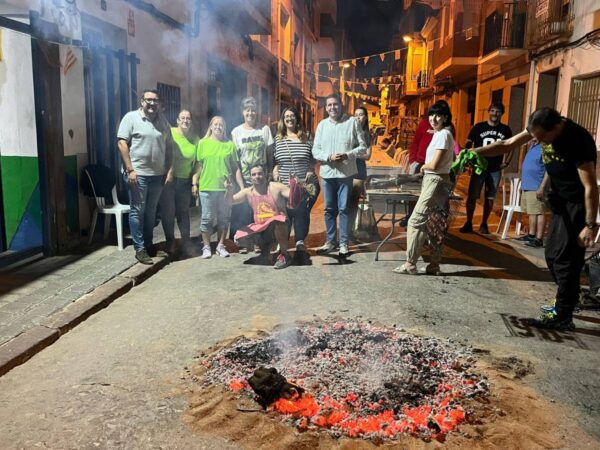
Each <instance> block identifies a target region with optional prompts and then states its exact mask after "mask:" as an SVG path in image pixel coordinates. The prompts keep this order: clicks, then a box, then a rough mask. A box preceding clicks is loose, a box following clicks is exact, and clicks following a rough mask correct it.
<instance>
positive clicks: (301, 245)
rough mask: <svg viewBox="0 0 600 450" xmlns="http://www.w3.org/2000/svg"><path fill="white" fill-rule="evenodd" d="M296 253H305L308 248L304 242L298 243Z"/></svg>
mask: <svg viewBox="0 0 600 450" xmlns="http://www.w3.org/2000/svg"><path fill="white" fill-rule="evenodd" d="M296 251H297V252H305V251H306V246H305V245H304V241H296Z"/></svg>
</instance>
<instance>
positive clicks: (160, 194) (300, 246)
mask: <svg viewBox="0 0 600 450" xmlns="http://www.w3.org/2000/svg"><path fill="white" fill-rule="evenodd" d="M159 101H160V99H159V97H158V93H157V92H156V91H155V90H150V89H149V90H146V91H144V93H143V95H142V97H141V106H140V108H139V109H137V110H135V111H131V112H129V113H127V114H126V115H125V116H124V117H123V119H122V121H121V124H120V126H119V131H118V133H117V137H118V146H119V151H120V154H121V157H122V160H123V169H124V176H125V177H126V180H127V183H128V186H129V194H130V204H131V213H130V218H129V220H130V229H131V234H132V237H133V242H134V248H135V251H136V258H137V259H138V261H140V262H141V263H143V264H152V257H153V256H165V255H166V254H172V253H174V252H175V251H176V241H175V233H174V226H175V219H177V224H178V226H179V231H180V234H181V247H180V249H181V251H182V252H184V253H187V252H189V248H190V246H189V240H190V219H189V207H190V204H191V202H192V197H199V199H200V205H201V220H200V232H201V235H202V242H203V248H202V255H201V257H202V258H204V259H209V258H211V257H212V255H213V252H212V248H211V245H210V241H211V236H212V235H213V234H214V232H215V231H216V233H217V245H216V248H215V253H216V254H217V255H219V256H221V257H228V256H229V251H228V250H227V248H226V246H225V239H226V238H227V237H228V236H229V237H232V238H233V239H234V240H235V241H236V243H237V244H238V250H239V252H240V253H247V252H248V250H254V251H255V252H259V253H261V255H262V256H263V257H268V255H269V253H270V248H271V245H270V244H271V243H272V242H274V241H276V242H277V243H278V246H279V255H278V256H277V258H276V262H275V265H274V267H275V268H283V267H286V266H288V265H289V264H290V262H291V258H290V255H289V254H288V251H287V249H288V242H287V241H288V239H289V236H290V234H291V232H292V231H293V233H294V239H295V243H296V245H295V249H296V251H297V252H303V251H305V250H306V246H305V239H306V237H307V235H308V231H309V227H310V212H311V209H312V207H313V205H314V204H315V201H316V199H317V197H318V195H319V192H320V190H321V185H322V186H323V192H324V200H325V223H326V228H327V240H326V242H325V243H324V244H323V246H322V247H320V248H319V249H318V252H319V253H329V252H333V251H335V250H336V249H338V248H339V253H340V255H341V256H347V254H348V253H349V251H348V244H349V231H350V223H349V216H350V215H351V213H350V212H351V210H352V209H353V208H352V204H354V203H358V198H359V196H360V195H361V194H362V190H363V189H364V185H363V183H364V180H365V179H366V164H365V159H368V157H370V149H369V146H370V136H369V126H368V117H367V112H366V110H365V109H364V108H358V109H357V111H356V114H355V115H356V118H354V117H350V116H348V115H346V114H344V113H343V109H342V103H341V99H340V97H339V96H337V95H332V96H330V97H329V98H327V100H326V110H327V113H328V118H326V119H324V120H323V121H322V122H321V123H320V124H319V126H318V127H317V132H316V134H315V137H314V139H313V138H312V136H311V135H310V133H309V132H308V131H307V130H306V129H305V128H304V126H303V123H302V118H301V116H300V113H299V112H298V110H297V109H296V108H294V107H289V108H285V109H284V111H283V112H282V114H281V118H280V120H279V122H278V125H277V134H276V136H275V139H274V138H273V136H272V133H271V130H270V128H269V127H268V126H266V125H264V126H261V125H259V123H258V112H257V103H256V100H255V99H254V98H253V97H246V98H244V99H242V101H241V108H240V109H241V114H242V117H243V120H244V121H243V123H242V124H241V125H239V126H237V127H235V128H234V129H233V130H232V131H231V138H230V137H229V135H228V133H227V124H226V123H225V119H224V118H223V117H221V116H215V117H213V118H211V120H210V123H209V126H208V130H207V131H206V134H205V135H204V137H203V138H199V137H198V135H196V134H195V133H194V132H193V131H192V129H193V127H192V114H191V112H190V111H188V110H182V111H180V112H179V114H178V116H177V126H176V127H173V128H171V127H170V125H169V124H168V122H167V121H166V119H165V117H164V116H163V115H162V114H161V113H160V108H159ZM317 161H318V162H320V177H321V183H319V180H318V177H317V174H316V172H315V164H316V162H317ZM290 183H291V184H298V185H300V186H301V189H302V192H304V194H305V195H302V196H301V198H300V201H299V203H298V204H294V205H292V204H291V202H290V201H289V191H290V190H289V186H290ZM296 188H297V186H296ZM236 191H237V192H236ZM354 209H356V207H354ZM157 211H160V218H161V222H162V224H163V230H164V233H165V238H166V247H165V251H164V252H163V251H161V250H157V249H156V248H155V246H154V245H153V244H152V231H153V228H154V226H155V222H156V217H157ZM338 216H339V233H338V232H337V231H338V230H337V228H338V227H337V222H338ZM282 218H283V219H282ZM277 224H280V225H277ZM281 224H282V225H281ZM283 231H285V232H283ZM338 235H339V239H338Z"/></svg>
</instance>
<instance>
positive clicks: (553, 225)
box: [394, 101, 598, 331]
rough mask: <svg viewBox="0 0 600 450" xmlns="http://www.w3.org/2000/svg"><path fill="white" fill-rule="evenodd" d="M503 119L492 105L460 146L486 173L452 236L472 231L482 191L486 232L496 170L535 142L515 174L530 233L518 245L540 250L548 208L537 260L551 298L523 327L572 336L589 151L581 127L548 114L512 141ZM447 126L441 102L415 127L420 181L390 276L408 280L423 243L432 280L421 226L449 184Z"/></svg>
mask: <svg viewBox="0 0 600 450" xmlns="http://www.w3.org/2000/svg"><path fill="white" fill-rule="evenodd" d="M503 113H504V106H503V105H502V104H500V103H492V104H491V105H490V107H489V109H488V120H487V121H484V122H481V123H478V124H476V125H475V126H474V127H473V128H472V129H471V132H470V133H469V137H468V140H467V143H466V146H467V147H470V148H471V149H472V151H473V152H475V153H477V154H478V155H479V156H482V157H484V158H485V160H486V162H487V168H486V169H485V170H483V171H482V172H481V173H479V174H477V173H473V174H472V175H471V178H470V183H469V193H468V198H467V220H466V222H465V223H464V225H463V226H462V227H461V228H460V230H459V231H460V232H461V233H472V232H473V222H472V221H473V214H474V210H475V202H476V200H477V199H478V198H479V196H480V193H481V190H482V188H484V186H485V200H484V208H483V217H482V222H481V225H480V227H479V232H480V233H483V234H487V233H489V230H488V223H487V220H488V217H489V215H490V213H491V211H492V207H493V202H494V198H495V197H496V193H497V190H498V185H499V183H500V179H501V173H502V172H501V171H502V170H503V169H504V168H506V167H507V166H508V164H509V162H510V158H511V156H512V153H513V152H514V150H515V149H517V148H518V147H519V146H521V145H523V144H526V143H527V142H529V141H531V140H534V141H536V142H535V145H533V146H532V147H531V148H530V149H529V151H528V153H527V155H526V157H525V160H524V163H523V169H522V177H523V184H522V190H523V199H522V203H521V206H522V208H523V211H524V212H525V213H527V214H529V229H530V231H529V234H527V235H526V236H524V237H523V238H521V239H520V240H521V241H523V242H525V243H526V244H527V245H529V246H532V247H541V246H543V242H542V235H543V232H544V213H545V208H546V205H548V207H549V209H550V210H551V212H552V218H551V222H550V227H549V231H548V237H547V241H546V245H545V257H546V263H547V265H548V268H549V270H550V273H551V274H552V276H553V278H554V281H555V283H556V284H557V292H556V297H555V299H554V301H553V302H552V303H551V305H550V306H547V307H542V311H543V313H542V315H541V316H540V317H539V318H537V319H533V320H531V321H530V324H531V325H533V326H536V327H540V328H547V329H555V330H561V331H569V330H573V329H574V328H575V325H574V323H573V311H574V309H575V305H576V304H577V302H578V300H579V290H580V284H579V283H580V276H581V270H582V269H583V265H584V256H585V248H586V247H590V246H592V245H593V243H594V239H595V236H596V234H597V232H598V224H597V223H596V217H597V214H598V186H597V181H596V144H595V143H594V139H593V138H592V136H591V135H590V133H589V132H588V131H587V130H586V129H585V128H583V127H581V126H580V125H578V124H576V123H575V122H573V121H572V120H570V119H567V118H565V117H562V116H561V115H560V113H559V112H558V111H556V110H554V109H552V108H547V107H546V108H540V109H538V110H537V111H535V112H534V113H533V114H531V116H530V117H529V120H528V124H527V128H526V129H525V130H523V131H522V132H520V133H519V134H517V135H515V136H513V135H512V132H511V130H510V128H509V127H508V126H507V125H504V124H502V123H501V122H500V118H501V117H502V115H503ZM451 119H452V115H451V112H450V110H449V108H448V107H447V103H445V102H443V101H441V102H437V103H435V104H434V105H433V106H432V107H431V108H430V110H429V112H428V124H426V125H425V126H419V130H418V132H417V139H416V140H415V141H416V142H415V143H413V146H412V148H411V161H410V162H411V168H412V170H413V171H416V170H420V172H421V173H423V174H424V178H423V183H422V188H421V195H420V197H419V200H418V201H417V204H416V206H415V208H414V210H413V212H412V215H411V217H410V219H409V221H408V232H407V257H406V263H405V264H404V265H402V266H400V267H397V268H396V269H394V272H397V273H403V274H416V273H417V267H416V263H417V260H418V258H419V256H420V251H421V248H422V245H423V243H424V242H425V240H426V239H427V238H429V240H430V244H432V245H430V246H431V256H430V262H429V265H428V266H427V267H426V273H429V274H437V273H439V261H440V257H441V242H432V240H434V239H432V236H431V232H430V229H429V228H428V226H429V227H430V225H431V222H432V221H431V218H432V216H434V215H435V214H436V212H438V211H443V210H444V209H446V210H447V204H448V198H449V195H450V193H451V191H452V188H451V186H452V183H451V181H450V178H449V174H450V165H451V164H452V160H453V155H452V150H451V149H452V147H453V146H454V136H453V129H452V125H451ZM421 125H423V124H421ZM425 139H426V140H427V141H428V142H427V143H426V145H424V143H423V140H425ZM428 233H429V235H428Z"/></svg>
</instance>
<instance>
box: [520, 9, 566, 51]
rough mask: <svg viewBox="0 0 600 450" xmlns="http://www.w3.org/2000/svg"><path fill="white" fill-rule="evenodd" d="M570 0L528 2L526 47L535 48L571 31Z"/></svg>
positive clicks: (562, 37)
mask: <svg viewBox="0 0 600 450" xmlns="http://www.w3.org/2000/svg"><path fill="white" fill-rule="evenodd" d="M571 3H572V2H571V1H565V0H534V1H531V2H530V3H529V10H528V14H529V21H528V28H527V47H528V48H537V47H541V46H543V45H544V44H547V43H549V42H550V41H553V40H555V39H564V38H568V37H569V36H571V34H572V33H573V10H572V5H571Z"/></svg>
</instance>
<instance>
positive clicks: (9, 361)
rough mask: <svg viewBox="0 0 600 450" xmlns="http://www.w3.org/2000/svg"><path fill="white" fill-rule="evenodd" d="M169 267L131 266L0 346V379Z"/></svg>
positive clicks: (160, 262)
mask: <svg viewBox="0 0 600 450" xmlns="http://www.w3.org/2000/svg"><path fill="white" fill-rule="evenodd" d="M169 263H170V260H169V258H154V264H153V265H151V266H146V265H143V264H140V263H136V264H134V265H133V266H132V267H130V268H129V269H127V270H126V271H125V272H122V273H121V274H119V275H117V276H116V277H115V278H112V279H111V280H109V281H107V282H106V283H104V284H102V285H100V286H98V287H97V288H96V289H94V290H93V291H92V292H90V293H88V294H85V295H84V296H82V297H80V298H79V299H77V300H75V301H74V302H73V303H71V304H69V305H68V306H67V307H66V308H64V309H62V310H60V311H57V312H55V313H54V314H52V315H50V316H49V317H47V318H45V319H43V320H42V321H41V322H40V324H39V325H36V326H34V327H33V328H30V329H28V330H26V331H24V332H23V333H21V334H19V335H18V336H17V337H15V338H14V339H11V340H10V341H8V342H6V343H4V344H2V345H0V376H2V375H4V374H5V373H7V372H8V371H10V370H11V369H13V368H15V367H16V366H19V365H21V364H23V363H24V362H25V361H27V360H28V359H30V358H31V357H32V356H34V355H35V354H36V353H38V352H40V351H41V350H43V349H44V348H46V347H48V346H49V345H51V344H52V343H54V342H56V341H57V340H58V339H59V338H60V337H61V336H62V335H63V334H65V333H67V332H69V331H70V330H72V329H73V328H75V327H76V326H77V325H79V324H80V323H81V322H83V321H85V320H86V319H87V318H88V317H90V316H91V315H93V314H95V313H97V312H98V311H100V310H102V309H104V308H106V307H107V306H108V305H110V304H111V303H112V302H113V301H115V300H116V299H118V298H119V297H121V296H122V295H124V294H126V293H127V292H129V291H130V290H131V289H132V288H133V287H134V286H137V285H139V284H141V283H143V282H144V281H146V280H147V279H148V278H150V277H151V276H152V275H154V274H155V273H157V272H158V271H159V270H161V269H162V268H164V267H166V266H167V265H168V264H169Z"/></svg>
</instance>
